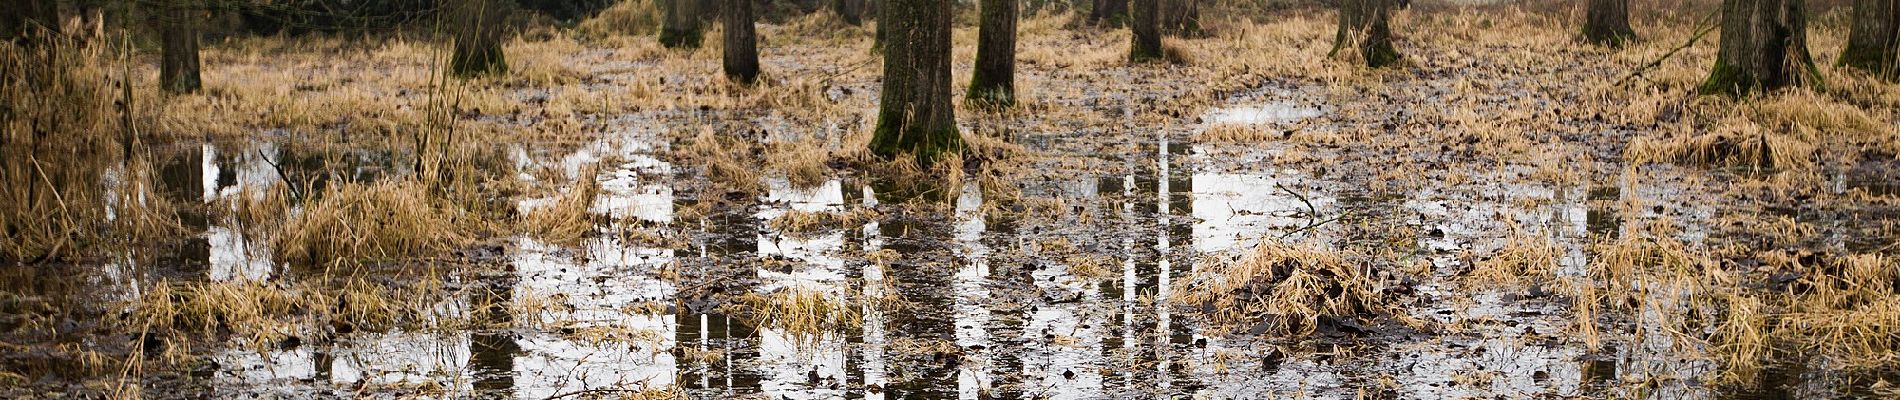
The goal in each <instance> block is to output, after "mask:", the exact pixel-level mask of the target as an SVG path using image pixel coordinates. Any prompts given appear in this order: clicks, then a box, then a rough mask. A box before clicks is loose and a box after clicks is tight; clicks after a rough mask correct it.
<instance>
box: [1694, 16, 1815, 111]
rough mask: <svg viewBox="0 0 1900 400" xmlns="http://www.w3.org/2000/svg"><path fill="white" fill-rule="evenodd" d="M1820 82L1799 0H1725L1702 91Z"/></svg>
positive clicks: (1743, 90) (1731, 91) (1740, 91)
mask: <svg viewBox="0 0 1900 400" xmlns="http://www.w3.org/2000/svg"><path fill="white" fill-rule="evenodd" d="M1820 83H1821V73H1820V70H1819V69H1816V68H1815V67H1814V58H1813V57H1812V56H1810V55H1808V24H1807V6H1806V5H1805V4H1804V2H1803V1H1802V0H1725V1H1723V2H1722V42H1721V47H1720V49H1719V50H1717V52H1716V55H1715V67H1714V68H1713V69H1711V70H1710V72H1709V79H1708V80H1707V81H1705V82H1703V83H1702V92H1703V93H1727V94H1734V95H1740V94H1745V93H1750V92H1755V91H1768V90H1775V89H1779V88H1784V87H1789V86H1796V85H1804V84H1815V85H1819V84H1820Z"/></svg>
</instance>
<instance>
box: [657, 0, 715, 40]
mask: <svg viewBox="0 0 1900 400" xmlns="http://www.w3.org/2000/svg"><path fill="white" fill-rule="evenodd" d="M660 13H661V14H662V15H661V17H660V45H661V46H666V47H667V48H669V49H678V48H695V47H699V43H700V42H701V41H703V40H704V36H705V32H704V31H703V30H702V28H701V26H700V23H699V22H700V21H699V17H700V15H699V14H700V12H699V0H660Z"/></svg>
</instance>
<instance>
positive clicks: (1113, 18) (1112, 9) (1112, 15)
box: [1089, 0, 1129, 26]
mask: <svg viewBox="0 0 1900 400" xmlns="http://www.w3.org/2000/svg"><path fill="white" fill-rule="evenodd" d="M1128 2H1129V0H1094V2H1093V7H1092V8H1090V9H1089V22H1093V23H1096V24H1100V25H1109V26H1116V25H1121V24H1122V22H1125V21H1126V20H1127V19H1128Z"/></svg>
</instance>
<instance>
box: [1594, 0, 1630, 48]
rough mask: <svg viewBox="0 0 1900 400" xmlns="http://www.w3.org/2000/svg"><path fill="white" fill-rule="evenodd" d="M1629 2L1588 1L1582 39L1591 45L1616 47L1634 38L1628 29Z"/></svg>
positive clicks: (1610, 0) (1615, 0) (1609, 0)
mask: <svg viewBox="0 0 1900 400" xmlns="http://www.w3.org/2000/svg"><path fill="white" fill-rule="evenodd" d="M1629 10H1630V1H1629V0H1590V5H1589V9H1588V10H1585V11H1584V16H1583V39H1584V40H1586V41H1589V42H1590V43H1591V44H1596V45H1602V46H1610V47H1617V46H1622V45H1623V43H1625V42H1628V41H1630V40H1631V39H1635V38H1636V30H1635V29H1630V15H1629V14H1630V11H1629Z"/></svg>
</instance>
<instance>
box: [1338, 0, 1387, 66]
mask: <svg viewBox="0 0 1900 400" xmlns="http://www.w3.org/2000/svg"><path fill="white" fill-rule="evenodd" d="M1391 19H1392V0H1342V1H1340V2H1339V33H1338V34H1336V35H1335V36H1334V37H1333V50H1332V51H1331V52H1329V53H1327V56H1328V57H1331V56H1336V55H1338V54H1339V51H1340V50H1348V51H1356V52H1358V54H1359V57H1360V59H1361V60H1364V61H1365V63H1366V66H1369V67H1373V68H1380V67H1385V66H1388V65H1392V64H1396V63H1398V62H1399V51H1398V49H1395V48H1393V47H1392V27H1391Z"/></svg>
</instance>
